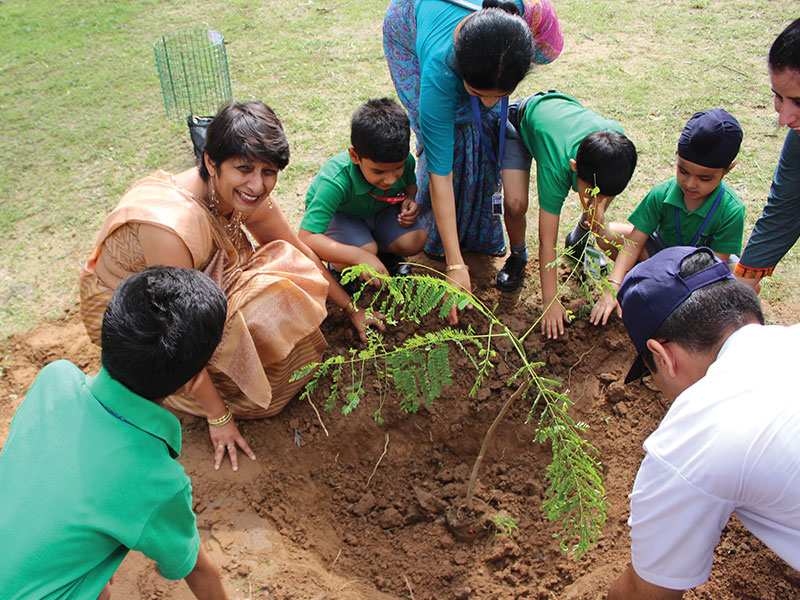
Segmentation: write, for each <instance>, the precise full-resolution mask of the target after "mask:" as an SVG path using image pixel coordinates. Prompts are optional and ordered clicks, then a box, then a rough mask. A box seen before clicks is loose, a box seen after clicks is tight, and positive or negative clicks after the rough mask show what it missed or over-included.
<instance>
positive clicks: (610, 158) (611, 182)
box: [575, 129, 636, 196]
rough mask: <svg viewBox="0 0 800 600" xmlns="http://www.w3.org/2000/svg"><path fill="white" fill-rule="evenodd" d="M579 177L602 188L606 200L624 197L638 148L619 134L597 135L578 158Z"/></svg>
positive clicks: (590, 137) (583, 145) (589, 137)
mask: <svg viewBox="0 0 800 600" xmlns="http://www.w3.org/2000/svg"><path fill="white" fill-rule="evenodd" d="M575 163H576V165H575V168H576V171H577V173H578V177H580V178H581V179H583V180H584V181H585V182H586V183H588V184H591V185H593V186H597V187H598V188H600V194H601V195H603V196H616V195H617V194H621V193H622V191H623V190H624V189H625V187H626V186H627V185H628V182H629V181H630V180H631V177H632V176H633V171H634V169H636V146H634V145H633V142H632V141H630V140H629V139H628V138H627V137H625V136H624V135H622V134H621V133H617V132H616V131H611V130H610V129H604V130H601V131H594V132H592V133H590V134H589V135H587V136H586V137H585V138H583V141H582V142H581V144H580V146H578V152H577V153H576V154H575Z"/></svg>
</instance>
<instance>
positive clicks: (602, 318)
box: [589, 291, 622, 325]
mask: <svg viewBox="0 0 800 600" xmlns="http://www.w3.org/2000/svg"><path fill="white" fill-rule="evenodd" d="M614 309H616V311H617V316H618V317H620V318H622V308H621V307H620V305H619V302H617V299H616V298H615V297H614V295H613V294H611V292H608V291H607V292H605V293H604V294H603V295H602V296H601V298H600V299H599V300H598V301H597V304H595V305H594V308H592V314H591V315H589V321H590V322H591V323H592V325H601V324H602V325H605V324H606V323H608V317H610V316H611V313H612V312H614Z"/></svg>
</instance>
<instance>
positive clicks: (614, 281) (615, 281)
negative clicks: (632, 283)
mask: <svg viewBox="0 0 800 600" xmlns="http://www.w3.org/2000/svg"><path fill="white" fill-rule="evenodd" d="M608 282H609V283H616V284H617V285H618V286H620V287H622V284H621V283H620V282H619V281H617V280H616V279H611V277H609V278H608Z"/></svg>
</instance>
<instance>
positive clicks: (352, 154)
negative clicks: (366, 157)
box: [347, 146, 361, 165]
mask: <svg viewBox="0 0 800 600" xmlns="http://www.w3.org/2000/svg"><path fill="white" fill-rule="evenodd" d="M347 152H349V153H350V161H351V162H352V163H353V164H354V165H357V164H359V163H360V162H361V157H360V156H359V155H358V154H357V153H356V151H355V149H354V148H353V147H352V146H350V147H349V148H348V149H347Z"/></svg>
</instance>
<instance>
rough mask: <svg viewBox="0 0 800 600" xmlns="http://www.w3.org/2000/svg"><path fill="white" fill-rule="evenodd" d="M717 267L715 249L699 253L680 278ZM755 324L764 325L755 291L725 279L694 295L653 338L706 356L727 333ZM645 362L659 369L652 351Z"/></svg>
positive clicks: (690, 258)
mask: <svg viewBox="0 0 800 600" xmlns="http://www.w3.org/2000/svg"><path fill="white" fill-rule="evenodd" d="M713 264H714V257H713V254H712V253H711V250H707V251H706V252H697V253H695V254H692V255H690V256H688V257H686V258H685V259H684V260H683V262H682V263H681V271H680V275H681V277H684V278H686V277H688V276H689V275H692V274H694V273H697V272H699V271H702V270H703V269H707V268H708V267H710V266H712V265H713ZM753 322H758V323H761V324H762V325H763V324H764V314H763V313H762V312H761V304H760V302H759V301H758V296H757V295H756V293H755V291H753V289H752V288H751V287H750V286H747V285H745V284H743V283H739V282H738V281H737V280H736V279H721V280H720V281H716V282H714V283H711V284H709V285H707V286H705V287H702V288H700V289H698V290H695V291H694V292H692V294H691V296H689V297H688V298H687V299H686V300H684V301H683V302H682V303H681V304H680V305H679V306H678V308H676V309H675V310H673V311H672V312H671V313H670V314H669V316H668V317H667V318H666V319H664V322H663V323H661V325H659V326H658V329H656V331H655V333H653V335H651V336H650V337H651V338H652V339H655V340H667V341H670V342H675V343H677V344H678V345H680V346H681V347H683V348H685V349H686V350H690V351H692V352H697V353H701V354H702V353H706V352H710V351H711V350H713V349H714V348H716V347H717V346H718V345H719V343H720V342H721V341H722V336H723V335H725V334H726V333H727V332H729V331H731V330H732V329H733V330H736V329H739V328H740V327H744V326H745V325H747V324H749V323H753ZM642 359H643V360H644V362H645V365H647V367H648V368H649V369H650V370H651V371H655V370H656V369H655V361H654V360H653V355H652V352H651V351H650V349H649V348H647V347H645V349H644V350H643V351H642Z"/></svg>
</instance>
